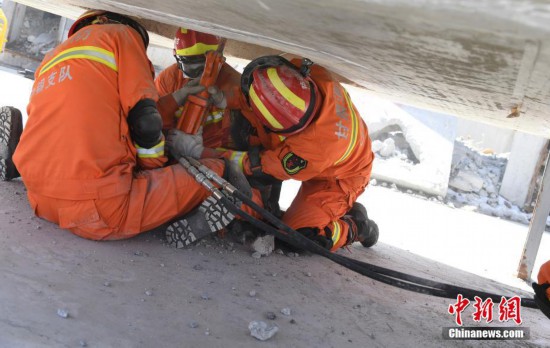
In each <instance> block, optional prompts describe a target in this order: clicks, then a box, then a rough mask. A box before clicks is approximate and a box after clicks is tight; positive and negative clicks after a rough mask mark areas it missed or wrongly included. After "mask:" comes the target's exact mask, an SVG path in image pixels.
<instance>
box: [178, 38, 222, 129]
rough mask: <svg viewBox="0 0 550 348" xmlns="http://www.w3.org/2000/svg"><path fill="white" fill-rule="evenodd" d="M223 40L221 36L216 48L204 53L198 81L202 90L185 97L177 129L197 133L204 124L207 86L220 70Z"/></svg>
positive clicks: (206, 111)
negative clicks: (202, 68)
mask: <svg viewBox="0 0 550 348" xmlns="http://www.w3.org/2000/svg"><path fill="white" fill-rule="evenodd" d="M225 41H226V39H225V38H222V39H221V40H220V43H219V45H218V49H217V50H215V51H209V52H207V53H206V61H205V63H204V72H203V73H202V76H201V78H200V82H199V83H200V85H201V86H204V91H202V92H200V93H198V94H196V95H190V96H188V97H187V101H186V102H185V104H184V105H183V110H182V113H181V115H182V116H181V117H180V118H179V120H178V124H177V129H179V130H181V131H182V132H184V133H187V134H197V132H198V131H199V129H200V127H201V126H203V125H204V122H205V120H206V116H207V114H208V109H209V106H210V103H209V100H208V98H209V94H208V87H211V86H214V85H215V84H216V81H217V80H218V75H219V74H220V70H221V69H222V66H223V64H224V63H225V57H224V56H223V49H224V47H225Z"/></svg>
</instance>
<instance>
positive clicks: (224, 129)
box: [155, 28, 241, 149]
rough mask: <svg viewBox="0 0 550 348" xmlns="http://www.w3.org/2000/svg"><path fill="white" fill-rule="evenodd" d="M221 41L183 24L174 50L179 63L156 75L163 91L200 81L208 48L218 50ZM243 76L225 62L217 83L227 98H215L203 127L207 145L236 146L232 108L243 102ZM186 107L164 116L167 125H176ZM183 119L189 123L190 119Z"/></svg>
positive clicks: (176, 36)
mask: <svg viewBox="0 0 550 348" xmlns="http://www.w3.org/2000/svg"><path fill="white" fill-rule="evenodd" d="M220 44H221V39H220V38H219V37H218V36H214V35H210V34H207V33H201V32H198V31H194V30H191V29H185V28H179V29H178V30H177V31H176V35H175V39H174V51H173V52H174V57H175V59H176V63H174V64H172V65H171V66H169V67H168V68H166V69H164V70H163V71H162V72H161V73H160V74H159V75H158V76H157V78H156V79H155V86H156V87H157V90H158V92H159V95H161V96H164V95H168V94H171V93H173V92H174V91H176V90H179V89H181V88H182V87H184V86H185V85H187V84H188V83H196V82H198V80H199V79H200V76H201V74H202V72H203V71H204V64H205V61H206V55H205V54H206V52H208V51H215V50H217V49H218V47H219V45H220ZM240 80H241V74H240V73H238V72H237V71H236V70H235V69H233V68H232V67H231V66H229V65H228V64H227V63H224V64H223V66H222V68H221V70H220V74H219V76H218V79H217V82H216V87H217V88H218V90H221V91H223V93H224V95H225V96H226V98H224V99H222V100H221V102H220V103H216V102H214V103H213V104H212V106H211V107H210V109H209V112H208V115H207V117H206V122H205V125H204V128H203V141H204V146H206V147H207V148H213V149H215V148H219V147H224V148H235V145H234V144H233V143H232V140H231V136H230V124H231V116H230V113H231V112H230V109H232V108H233V109H234V108H236V107H238V105H239V104H238V99H236V96H238V95H239V94H240V90H239V85H240ZM227 100H236V103H234V104H232V105H227V103H226V101H227ZM182 109H183V108H182V107H180V108H179V109H177V111H176V112H175V113H174V114H171V115H167V117H164V116H163V124H164V126H163V127H164V128H165V129H170V128H174V127H175V125H176V124H177V120H178V119H179V117H181V112H182ZM183 122H184V123H185V122H186V120H184V121H183Z"/></svg>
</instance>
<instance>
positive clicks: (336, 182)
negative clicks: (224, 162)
mask: <svg viewBox="0 0 550 348" xmlns="http://www.w3.org/2000/svg"><path fill="white" fill-rule="evenodd" d="M293 64H295V65H297V66H299V65H300V61H299V60H293ZM311 78H312V79H313V81H314V82H315V84H316V85H317V87H318V88H319V91H320V93H321V97H322V105H321V108H320V111H319V112H318V114H317V115H316V116H314V119H313V120H312V122H311V123H310V124H309V125H308V126H307V127H306V128H305V129H304V130H302V131H300V132H298V133H296V134H293V135H290V136H288V137H286V138H285V137H283V136H280V135H277V134H275V133H271V132H267V131H266V128H265V127H264V126H263V125H262V124H261V123H260V121H259V120H258V119H257V118H256V117H255V116H254V113H253V111H252V110H251V109H250V108H248V106H242V110H243V114H244V116H245V117H246V118H247V119H248V120H249V121H250V122H251V123H252V125H253V127H254V128H255V130H256V132H257V139H256V142H259V143H260V144H261V145H262V146H263V149H264V150H263V151H262V152H261V153H260V158H261V171H262V172H263V173H265V174H269V175H271V176H273V177H275V178H277V179H279V180H288V179H294V180H299V181H302V186H301V188H300V191H299V192H298V195H297V196H296V197H295V199H294V201H293V202H292V204H291V205H290V207H289V208H288V210H287V211H286V212H285V214H284V215H283V221H284V222H285V223H286V224H288V225H289V226H290V227H292V228H294V229H299V228H304V227H313V228H318V229H319V233H320V234H321V235H325V236H327V237H330V238H331V239H332V248H331V250H333V251H334V250H336V249H338V248H340V247H342V246H344V245H346V241H347V236H348V229H349V225H348V224H347V223H346V222H344V221H343V220H341V219H340V218H341V217H342V216H343V215H345V213H346V212H347V211H349V210H350V209H351V207H352V205H353V203H354V202H355V201H356V200H357V197H358V196H359V195H360V194H361V193H362V192H363V191H364V190H365V187H366V186H367V185H368V182H369V179H370V174H371V169H372V161H373V159H374V154H373V152H372V150H371V140H370V138H369V135H368V129H367V126H366V125H365V123H364V122H363V120H362V119H361V116H360V115H359V113H358V111H357V109H356V108H355V106H354V105H353V103H352V101H351V99H350V97H349V95H348V93H347V92H346V90H345V89H344V88H343V87H342V86H341V85H340V84H339V83H338V82H337V81H336V80H334V78H333V77H332V76H331V74H330V73H329V72H328V71H327V70H326V69H324V68H323V67H320V66H318V65H313V66H312V68H311ZM241 103H242V104H243V105H245V102H244V101H242V99H241ZM251 142H254V140H252V141H251ZM228 156H229V157H230V158H231V159H232V160H234V161H235V162H236V163H239V164H240V165H242V166H243V170H244V172H245V174H246V175H252V170H251V168H250V159H249V157H248V154H247V153H244V154H241V153H235V152H234V153H229V154H228ZM325 228H326V229H327V230H328V231H327V230H326V229H325Z"/></svg>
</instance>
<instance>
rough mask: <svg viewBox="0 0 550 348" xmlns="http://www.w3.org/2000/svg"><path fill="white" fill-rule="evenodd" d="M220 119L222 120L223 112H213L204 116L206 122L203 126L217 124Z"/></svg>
mask: <svg viewBox="0 0 550 348" xmlns="http://www.w3.org/2000/svg"><path fill="white" fill-rule="evenodd" d="M222 118H223V111H217V112H213V113H211V114H208V115H207V116H206V121H205V123H204V124H214V123H218V122H220V121H221V120H222Z"/></svg>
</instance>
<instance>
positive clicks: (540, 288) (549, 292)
mask: <svg viewBox="0 0 550 348" xmlns="http://www.w3.org/2000/svg"><path fill="white" fill-rule="evenodd" d="M537 280H538V284H537V283H533V289H534V290H535V302H536V303H537V306H539V308H540V310H541V311H542V312H543V313H544V314H545V315H546V316H547V317H548V319H550V260H549V261H546V262H545V263H544V264H543V265H542V266H540V270H539V275H538V277H537Z"/></svg>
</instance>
